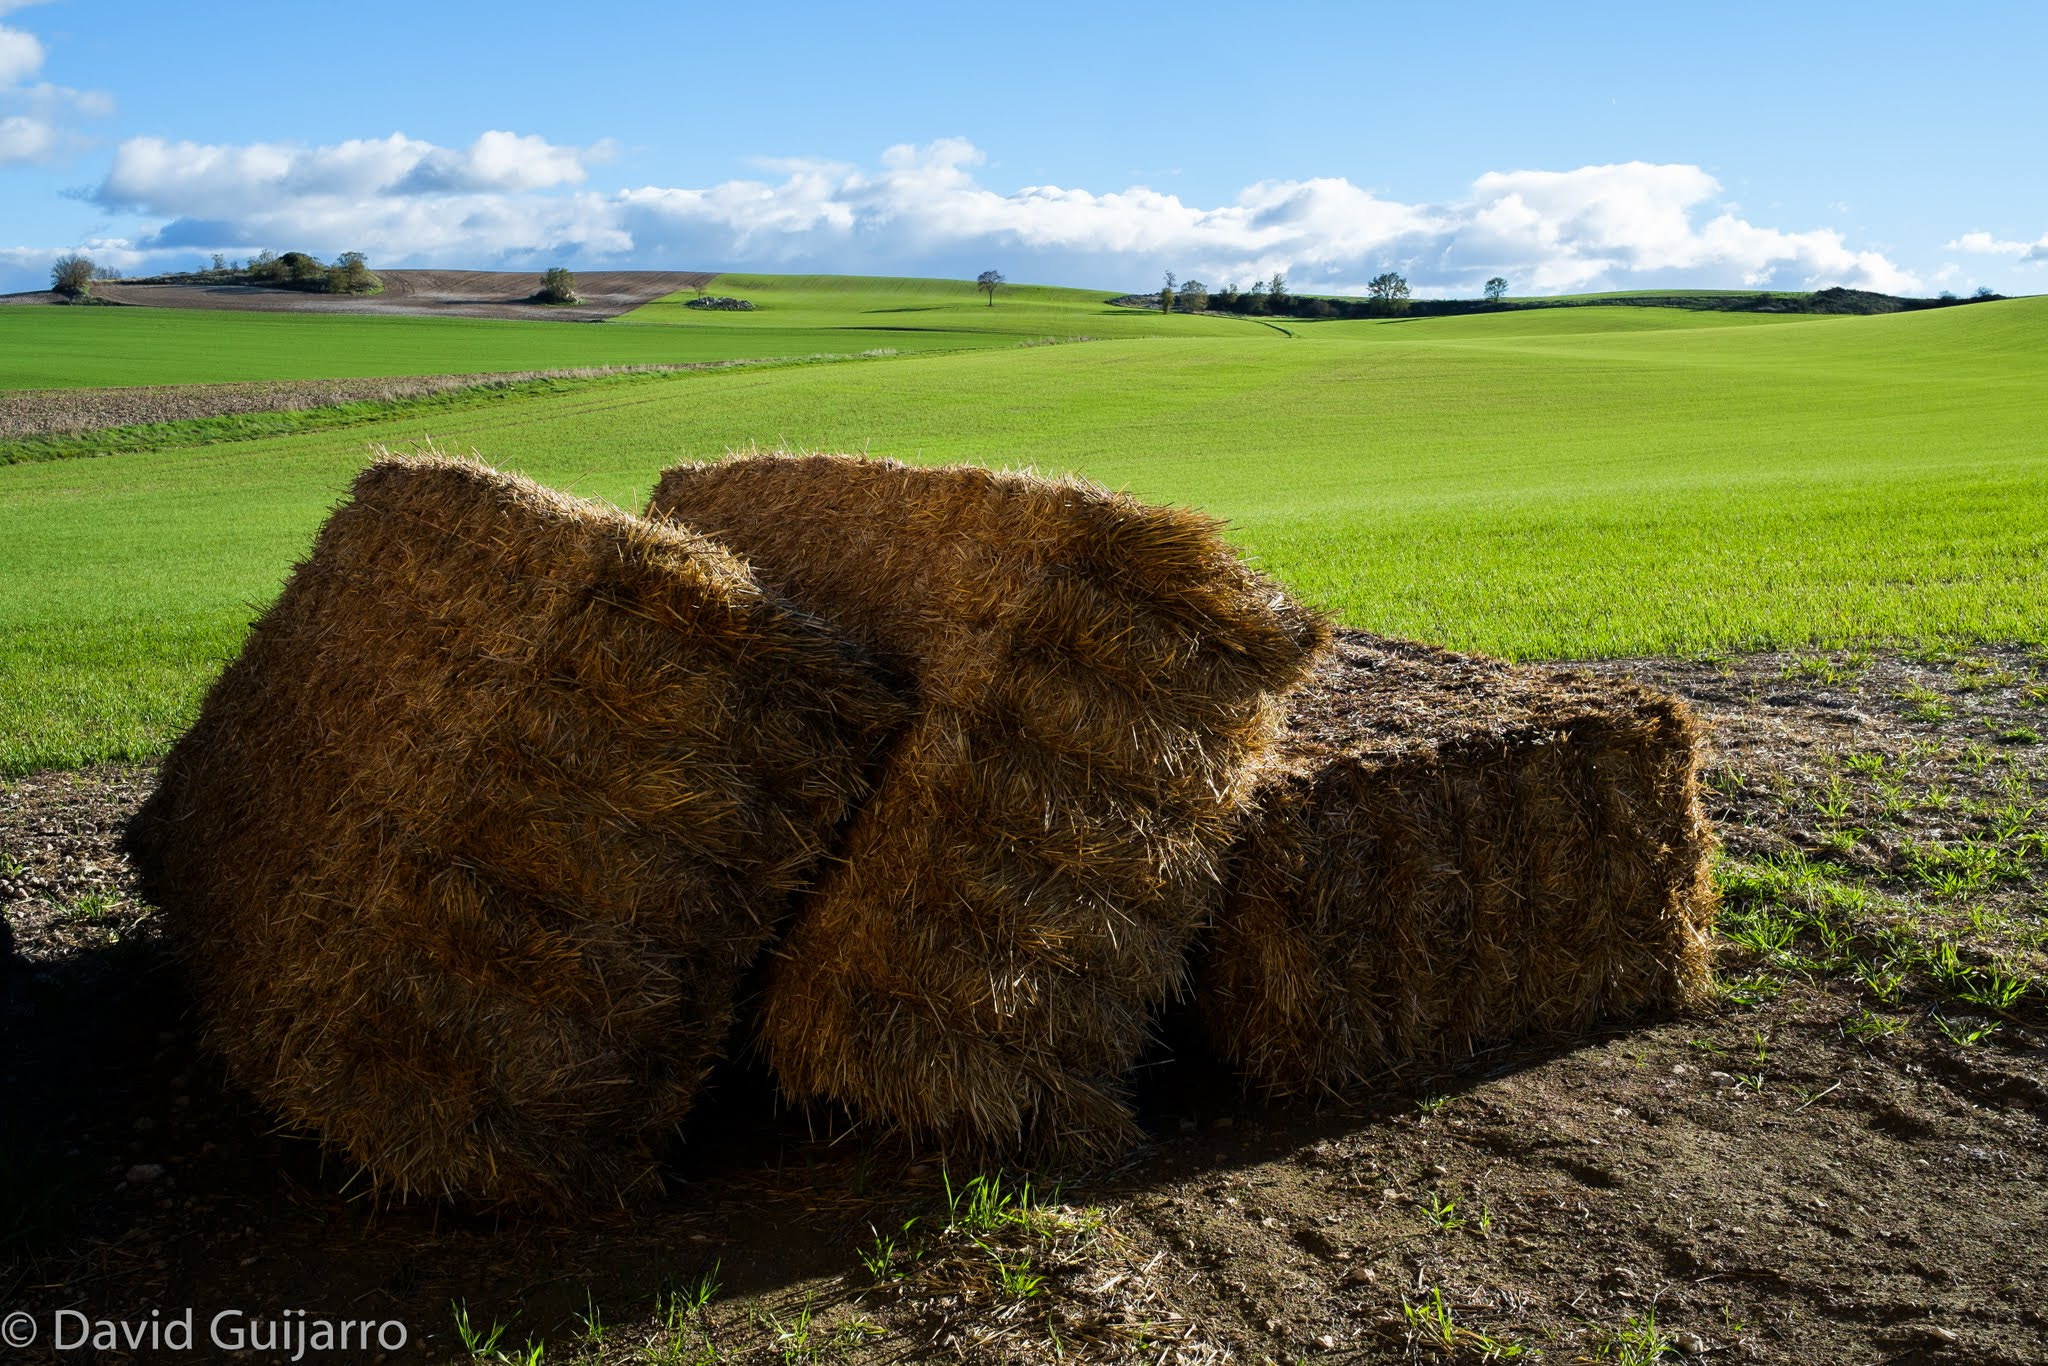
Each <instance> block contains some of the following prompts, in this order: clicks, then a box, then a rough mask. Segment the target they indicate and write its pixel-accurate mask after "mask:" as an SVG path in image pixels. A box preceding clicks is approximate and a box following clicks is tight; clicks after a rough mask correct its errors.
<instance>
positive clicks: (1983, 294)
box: [1970, 285, 1998, 299]
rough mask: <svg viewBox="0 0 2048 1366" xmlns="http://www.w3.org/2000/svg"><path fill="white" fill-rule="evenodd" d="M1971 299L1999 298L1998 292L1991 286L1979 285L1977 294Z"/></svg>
mask: <svg viewBox="0 0 2048 1366" xmlns="http://www.w3.org/2000/svg"><path fill="white" fill-rule="evenodd" d="M1970 297H1971V298H1973V299H1995V298H1997V297H1998V291H1997V290H1995V289H1993V288H1992V287H1991V286H1990V285H1978V286H1977V292H1976V293H1975V294H1972V295H1971V296H1970Z"/></svg>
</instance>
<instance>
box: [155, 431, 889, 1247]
mask: <svg viewBox="0 0 2048 1366" xmlns="http://www.w3.org/2000/svg"><path fill="white" fill-rule="evenodd" d="M905 715H906V712H905V709H904V708H903V707H902V706H901V704H900V703H898V702H897V701H896V700H895V699H894V698H893V697H892V696H890V694H889V693H888V692H887V690H886V689H885V688H883V687H882V686H881V685H880V684H879V683H878V682H877V681H876V680H875V677H874V673H873V666H872V664H871V662H869V661H867V660H866V658H865V657H864V656H863V655H862V654H861V652H860V651H859V649H858V647H856V646H854V645H852V644H851V643H850V642H848V641H847V640H845V638H844V637H842V636H840V635H838V634H837V633H835V632H833V631H831V630H830V629H829V628H827V627H825V626H824V625H822V624H821V623H819V622H818V621H816V620H815V619H813V618H810V617H808V616H805V615H802V614H800V613H797V612H795V611H793V610H791V609H790V607H789V606H788V605H787V604H785V603H784V602H782V601H781V600H779V599H777V598H775V597H774V596H772V595H771V594H768V593H766V592H764V591H763V590H762V589H761V587H760V585H759V584H758V583H757V582H756V581H755V579H754V577H753V575H752V574H751V573H750V571H749V570H748V569H747V567H746V565H745V564H744V563H742V562H741V561H739V560H738V559H736V558H734V557H733V556H732V555H731V554H730V553H728V552H727V551H726V550H724V549H722V548H721V547H719V546H717V545H715V544H713V543H712V542H710V541H707V540H705V539H704V538H702V537H700V536H696V535H693V534H691V533H689V532H687V531H684V530H682V529H680V528H677V527H673V526H657V525H654V524H652V523H648V522H644V521H642V520H641V519H639V518H637V517H633V516H631V515H629V514H627V513H623V512H620V511H618V510H617V509H615V508H610V507H605V506H601V505H598V504H593V503H586V502H582V501H579V500H576V499H572V498H569V497H567V496H564V495H562V494H558V493H554V492H551V491H549V490H546V489H543V488H541V487H540V486H538V485H536V484H533V483H531V482H529V481H527V480H524V479H519V478H515V477H513V476H510V475H506V474H501V473H499V472H497V471H495V470H492V469H489V468H488V467H486V466H484V465H482V464H480V463H473V462H466V461H453V460H438V459H425V458H387V459H383V460H379V461H377V462H376V463H374V464H372V465H371V466H369V467H368V468H367V469H366V470H364V471H363V472H362V474H361V475H360V476H359V477H358V478H357V479H356V481H355V486H354V489H353V491H352V493H351V496H350V498H349V500H348V501H347V502H346V503H344V504H343V505H342V506H341V507H340V509H338V510H337V511H336V512H335V513H334V515H333V516H332V518H331V519H330V520H329V521H328V523H327V525H326V527H325V528H324V529H323V530H322V531H321V532H320V535H319V537H318V539H317V541H316V542H315V544H314V546H313V549H312V552H311V554H310V555H309V556H308V557H307V558H306V560H305V561H304V562H302V563H301V564H299V565H298V566H297V567H296V568H295V569H294V570H293V572H292V574H291V577H290V579H289V581H288V582H287V583H286V585H285V588H284V591H283V594H282V595H281V596H280V597H279V598H278V600H277V602H276V603H275V605H273V606H272V607H271V608H270V610H269V611H268V612H266V613H265V614H264V615H263V617H262V619H261V620H260V621H258V622H257V623H256V625H255V627H254V629H253V630H252V631H251V633H250V635H249V638H248V641H247V644H246V645H245V647H244V649H243V651H242V654H241V657H240V658H239V659H237V660H236V661H235V662H234V663H233V664H231V665H230V666H229V667H228V669H227V671H226V672H225V673H224V674H223V675H222V677H221V679H220V680H219V682H218V683H217V684H216V685H215V687H214V688H213V690H212V692H211V693H210V694H209V695H208V697H207V698H206V701H205V704H204V706H203V707H202V709H201V712H200V716H199V719H198V722H197V723H196V724H195V725H194V726H193V728H192V730H191V731H190V732H189V733H188V734H187V735H185V736H184V737H183V738H182V739H181V740H180V741H179V742H178V744H177V745H176V746H175V747H174V748H173V750H172V751H171V754H170V756H169V757H168V759H167V760H166V761H165V763H164V767H163V773H162V778H161V784H160V786H159V788H158V789H157V791H156V793H155V794H154V796H153V797H152V798H151V799H150V801H149V802H148V804H147V805H146V806H145V807H144V809H143V810H142V811H141V813H139V815H138V816H137V818H136V820H135V821H134V823H133V825H132V826H131V828H130V830H129V835H128V838H129V843H130V847H131V849H132V850H133V851H134V853H135V856H136V858H137V862H138V864H139V866H140V868H141V871H142V873H143V875H144V878H145V881H146V887H147V890H148V893H149V895H150V897H151V899H152V900H154V901H155V902H156V903H157V904H158V905H159V906H161V907H162V908H163V909H164V911H165V912H166V913H167V915H168V917H169V919H170V922H171V925H172V928H173V931H174V936H175V941H176V943H177V944H178V946H179V948H180V951H181V956H182V957H183V959H184V961H185V964H186V966H187V967H188V969H189V977H190V980H191V983H192V986H193V990H194V994H195V995H196V997H197V999H198V1003H199V1007H200V1012H201V1016H202V1018H203V1021H204V1025H205V1030H206V1034H207V1037H208V1038H209V1040H210V1041H211V1044H212V1046H213V1047H215V1048H216V1049H218V1050H219V1052H220V1053H221V1054H222V1055H223V1056H224V1057H225V1059H226V1060H227V1062H228V1064H229V1067H230V1070H231V1071H232V1072H233V1074H234V1075H235V1076H236V1077H237V1078H238V1079H239V1080H240V1081H241V1082H242V1084H244V1085H246V1086H247V1087H249V1088H250V1090H252V1091H253V1092H255V1094H256V1095H257V1096H258V1097H259V1098H260V1099H261V1100H263V1101H264V1102H266V1103H268V1104H269V1105H271V1106H273V1107H274V1108H275V1109H276V1110H278V1111H279V1112H280V1113H282V1114H283V1115H285V1116H286V1117H287V1118H289V1119H290V1120H291V1121H293V1122H295V1123H296V1124H298V1125H301V1126H303V1127H305V1128H308V1129H310V1130H312V1131H314V1132H315V1133H317V1134H319V1135H320V1136H321V1137H323V1138H325V1139H327V1140H329V1141H331V1142H333V1143H335V1144H337V1145H339V1146H340V1147H342V1148H344V1149H345V1150H346V1151H347V1152H348V1153H349V1154H350V1155H351V1156H353V1157H354V1158H355V1159H356V1160H357V1161H359V1162H360V1163H362V1164H363V1165H364V1166H365V1167H366V1168H367V1169H368V1170H369V1172H370V1173H371V1174H372V1175H373V1176H374V1177H375V1178H376V1179H377V1180H378V1181H379V1182H381V1183H384V1184H386V1185H388V1186H390V1187H394V1188H398V1189H402V1190H424V1191H428V1192H433V1193H443V1194H450V1195H459V1196H465V1197H473V1198H476V1199H481V1200H491V1201H496V1200H503V1201H511V1202H517V1203H521V1204H527V1205H535V1206H541V1207H549V1208H564V1207H567V1206H571V1205H575V1204H580V1203H584V1202H588V1201H613V1200H617V1199H619V1198H622V1197H624V1196H625V1195H627V1194H629V1193H632V1192H635V1191H636V1190H642V1189H646V1188H648V1187H649V1186H650V1185H651V1184H652V1182H653V1180H654V1148H655V1146H656V1144H657V1143H658V1142H659V1141H660V1140H661V1139H662V1138H663V1136H665V1135H667V1134H670V1133H672V1132H673V1130H674V1128H675V1126H676V1124H677V1122H678V1121H679V1120H680V1119H681V1118H682V1117H683V1115H684V1113H685V1112H686V1111H687V1110H688V1109H689V1108H690V1105H691V1102H692V1099H693V1097H694V1095H695V1094H696V1091H697V1089H698V1086H699V1084H700V1082H701V1080H702V1078H703V1076H704V1074H705V1072H706V1071H707V1070H708V1068H709V1067H710V1065H711V1063H712V1062H713V1061H714V1060H715V1058H716V1057H717V1055H718V1054H719V1051H720V1049H721V1047H722V1046H723V1043H724V1041H725V1039H726V1035H727V1033H728V1027H729V1024H730V1022H731V1020H732V1017H733V1013H734V1009H735V1004H734V998H735V994H736V991H737V988H738V983H739V981H740V978H741V976H742V973H743V972H744V971H745V970H746V969H747V968H748V966H749V964H750V963H751V962H752V961H753V960H754V959H755V958H756V956H757V955H758V953H759V952H760V951H761V950H762V948H763V947H764V946H765V945H766V944H767V943H768V942H769V940H770V938H771V937H772V936H773V935H774V934H775V933H776V932H777V930H778V928H779V922H780V921H781V920H782V919H783V918H784V916H785V915H786V912H787V904H788V902H789V900H790V898H791V896H792V895H793V893H795V892H796V891H797V890H798V889H799V888H801V887H803V886H804V885H805V884H806V880H807V878H808V877H809V876H810V874H811V872H812V870H813V867H814V865H815V864H816V862H817V861H818V860H819V858H820V857H821V855H822V854H823V852H824V851H825V849H826V848H827V847H828V845H829V843H830V842H831V840H832V839H833V838H834V837H835V832H836V830H837V828H838V827H839V826H840V824H841V823H842V822H843V821H844V820H845V819H846V818H847V817H848V816H849V814H850V813H851V811H852V810H853V809H854V807H855V806H856V805H857V804H858V803H859V802H860V801H861V800H862V799H863V798H864V797H865V795H866V793H867V791H868V770H869V768H870V767H871V765H872V764H873V763H874V761H875V756H876V754H877V751H878V750H879V748H880V746H881V744H882V742H883V740H884V739H885V738H886V736H887V735H888V734H889V733H891V732H892V731H893V730H894V729H896V728H897V727H898V726H899V725H900V723H901V722H902V720H903V718H904V716H905Z"/></svg>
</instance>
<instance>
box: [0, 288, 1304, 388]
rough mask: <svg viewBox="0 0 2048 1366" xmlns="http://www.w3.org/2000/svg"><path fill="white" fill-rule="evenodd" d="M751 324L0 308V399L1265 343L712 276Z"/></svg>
mask: <svg viewBox="0 0 2048 1366" xmlns="http://www.w3.org/2000/svg"><path fill="white" fill-rule="evenodd" d="M711 289H712V292H713V293H717V294H728V295H737V296H739V297H741V298H745V299H748V300H750V301H752V302H753V303H754V304H755V310H754V311H753V312H751V313H723V312H711V311H706V310H703V309H695V308H686V307H684V303H683V301H684V300H685V299H687V298H690V297H692V296H690V295H687V294H677V295H674V296H672V297H671V298H670V299H667V300H662V301H659V302H656V303H652V304H647V305H644V306H642V307H641V308H638V309H636V310H634V311H633V312H631V313H628V314H626V315H624V316H623V317H620V318H616V319H613V320H612V321H610V322H603V323H565V322H551V321H536V322H508V321H499V320H496V319H487V318H432V317H424V318H415V317H403V316H392V317H379V316H375V315H364V314H338V315H332V316H324V315H320V314H311V313H230V312H224V311H209V310H203V309H182V308H0V389H42V388H53V389H69V388H81V387H89V386H95V385H133V384H212V383H222V382H226V381H230V380H283V379H357V378H364V377H381V376H389V375H458V374H476V373H484V372H490V371H510V370H543V369H566V368H574V367H584V366H604V365H669V364H689V363H693V362H699V361H722V360H754V359H763V358H779V357H803V356H811V355H819V354H824V355H858V354H860V353H862V352H866V351H874V350H890V351H898V352H927V351H957V350H965V349H974V348H980V347H1002V346H1014V345H1016V344H1018V343H1019V342H1020V341H1027V340H1035V339H1038V338H1043V337H1050V338H1058V339H1066V338H1070V337H1150V336H1175V337H1193V336H1207V337H1216V336H1229V335H1234V334H1238V333H1259V332H1270V331H1271V329H1269V328H1266V327H1264V326H1262V325H1261V324H1259V323H1256V322H1251V321H1245V320H1239V319H1226V318H1190V317H1181V316H1174V317H1163V316H1161V315H1160V314H1157V313H1147V312H1144V311H1142V310H1135V309H1128V308H1111V307H1110V306H1109V305H1108V304H1106V303H1105V302H1103V301H1104V299H1105V298H1107V297H1108V294H1107V292H1106V291H1102V290H1084V289H1057V288H1053V287H1050V286H1045V285H1019V286H1014V287H1012V286H1005V287H1004V288H1003V289H1001V290H999V291H998V292H997V294H996V302H995V305H994V306H993V307H990V306H989V305H988V302H987V300H986V299H985V298H984V297H983V295H982V294H981V292H980V291H979V290H977V289H975V287H974V286H973V284H972V283H970V282H968V281H964V280H898V279H877V278H864V277H808V276H743V275H721V276H719V277H718V279H717V280H716V281H714V282H713V283H712V286H711Z"/></svg>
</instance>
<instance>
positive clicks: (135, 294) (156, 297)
mask: <svg viewBox="0 0 2048 1366" xmlns="http://www.w3.org/2000/svg"><path fill="white" fill-rule="evenodd" d="M376 274H377V278H378V279H380V280H382V281H383V282H384V292H383V293H381V294H368V295H360V296H348V295H339V294H308V293H304V292H302V291H300V290H295V289H270V288H266V287H264V286H261V285H238V284H136V283H134V282H131V281H122V280H108V281H103V282H101V283H99V284H96V285H94V286H93V294H94V295H95V296H96V297H97V298H99V299H100V300H101V301H103V302H105V303H110V304H126V305H130V306H134V307H141V308H225V309H234V310H241V311H253V312H263V313H410V314H419V315H424V316H432V317H442V318H524V319H536V318H545V319H552V320H554V321H556V322H598V321H601V320H603V319H605V318H615V317H617V316H618V315H619V314H621V313H624V312H625V311H627V310H628V309H632V308H638V307H639V306H640V305H641V304H644V303H648V302H650V301H652V300H654V299H659V298H662V297H664V296H665V295H669V294H674V293H675V292H677V291H678V290H684V289H701V288H702V287H704V286H705V285H708V284H709V283H711V281H712V280H714V279H716V278H717V274H716V272H711V273H706V272H704V271H691V270H600V271H589V272H584V271H578V272H577V273H576V292H577V294H579V295H580V296H582V302H581V303H574V304H536V303H529V302H527V300H529V299H530V298H531V297H532V296H533V295H534V294H535V293H537V292H538V291H539V290H540V286H541V276H540V274H539V273H538V272H527V271H507V270H380V271H378V272H376ZM57 298H58V296H57V295H55V294H52V293H49V292H47V291H39V292H37V293H35V294H20V295H6V296H0V302H17V301H18V302H23V303H54V302H56V301H57Z"/></svg>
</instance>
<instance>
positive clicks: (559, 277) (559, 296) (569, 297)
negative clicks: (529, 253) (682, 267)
mask: <svg viewBox="0 0 2048 1366" xmlns="http://www.w3.org/2000/svg"><path fill="white" fill-rule="evenodd" d="M533 297H534V298H536V299H538V300H539V301H540V302H542V303H544V304H573V303H578V302H581V301H580V300H579V299H578V297H577V294H576V277H575V276H574V275H572V274H570V273H569V269H568V267H566V266H549V267H548V270H547V274H545V275H543V276H541V277H540V293H538V294H536V295H534V296H533ZM698 297H699V298H702V297H703V296H702V295H701V294H700V295H699V296H698Z"/></svg>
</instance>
